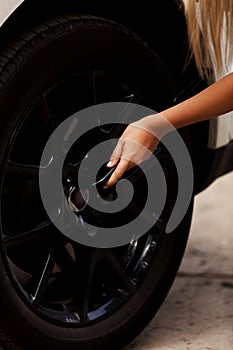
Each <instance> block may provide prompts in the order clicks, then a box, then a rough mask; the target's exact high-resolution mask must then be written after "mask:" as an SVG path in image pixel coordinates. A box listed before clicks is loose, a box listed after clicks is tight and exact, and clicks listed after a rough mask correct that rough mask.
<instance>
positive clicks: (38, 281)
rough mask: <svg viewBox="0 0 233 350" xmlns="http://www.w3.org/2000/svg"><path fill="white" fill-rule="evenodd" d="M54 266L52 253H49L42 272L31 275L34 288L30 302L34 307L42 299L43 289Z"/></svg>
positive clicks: (37, 305)
mask: <svg viewBox="0 0 233 350" xmlns="http://www.w3.org/2000/svg"><path fill="white" fill-rule="evenodd" d="M54 266H55V259H54V255H53V254H52V253H50V254H49V255H48V257H47V259H46V262H45V265H44V268H43V271H42V273H41V274H38V276H33V278H34V283H35V285H36V288H35V293H34V295H33V296H31V298H32V304H33V306H34V307H36V308H38V307H39V305H40V303H41V301H42V299H43V296H44V294H45V290H46V287H47V285H48V281H49V278H50V276H51V274H52V271H53V268H54Z"/></svg>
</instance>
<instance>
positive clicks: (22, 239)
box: [2, 222, 52, 249]
mask: <svg viewBox="0 0 233 350" xmlns="http://www.w3.org/2000/svg"><path fill="white" fill-rule="evenodd" d="M51 228H52V223H51V222H46V223H43V224H41V225H39V226H37V227H35V228H34V229H32V230H29V231H26V232H23V233H13V234H9V235H7V236H5V237H4V238H3V241H2V243H3V246H4V248H7V249H8V248H12V247H16V246H20V245H23V244H26V243H28V242H31V241H35V240H37V239H39V238H41V237H43V236H44V235H45V234H48V232H49V231H50V229H51Z"/></svg>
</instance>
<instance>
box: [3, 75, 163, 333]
mask: <svg viewBox="0 0 233 350" xmlns="http://www.w3.org/2000/svg"><path fill="white" fill-rule="evenodd" d="M109 101H124V102H134V103H140V104H146V103H147V102H146V99H145V98H144V97H143V95H142V94H140V92H139V91H138V89H137V88H135V87H132V86H131V85H130V84H129V82H127V81H125V80H124V79H123V78H122V79H121V78H119V76H118V77H116V76H115V75H114V73H112V72H109V71H107V72H104V71H97V70H96V71H93V70H90V71H89V70H86V71H81V72H80V73H78V74H75V75H72V76H69V77H66V78H64V79H62V80H59V82H56V84H55V83H54V84H52V85H51V86H50V87H48V88H47V89H46V90H44V91H42V92H41V94H40V96H37V97H36V98H35V99H34V100H33V101H32V103H31V105H30V106H29V107H28V108H27V110H25V113H24V115H23V116H22V117H21V118H20V121H19V123H18V125H17V127H16V128H15V130H13V132H12V136H11V138H10V141H9V145H8V148H7V151H6V153H5V158H4V165H3V166H2V178H1V217H2V223H1V254H2V258H3V261H4V264H5V267H6V270H7V273H8V275H9V277H10V279H11V281H12V284H13V286H14V288H15V290H16V291H17V293H18V295H19V297H20V298H21V299H22V300H23V301H24V303H25V304H26V305H27V306H28V307H29V308H30V309H31V310H32V311H33V312H34V313H36V314H37V315H39V316H40V317H42V318H43V319H45V320H47V321H49V322H51V323H54V324H58V325H61V326H64V327H81V326H88V325H89V324H93V323H94V322H98V321H100V320H103V319H105V318H107V317H109V316H110V315H112V314H113V313H114V312H116V311H117V310H119V309H120V308H121V307H123V306H124V304H125V303H126V302H127V301H128V300H129V299H130V298H131V297H132V296H133V295H134V293H135V292H136V291H137V289H138V288H139V286H140V284H141V283H142V282H143V279H144V278H145V276H146V273H147V270H148V266H149V264H150V261H151V259H152V258H153V257H154V255H155V254H156V247H157V243H158V236H159V234H160V233H156V232H155V231H153V230H152V231H151V232H150V233H148V234H146V235H144V236H143V237H141V238H140V239H139V240H137V241H132V242H131V243H130V244H128V245H127V246H123V247H119V248H113V249H97V248H91V247H86V246H83V245H80V244H78V243H76V242H73V241H71V240H69V239H68V238H67V237H65V236H64V235H62V234H61V233H60V232H59V231H58V230H57V228H56V227H55V226H54V225H53V224H52V223H51V221H50V220H49V219H48V217H47V214H46V213H45V211H44V208H43V205H42V202H41V199H40V192H39V183H38V182H39V170H40V168H39V164H40V158H41V155H42V152H43V149H44V146H45V144H46V142H47V139H48V137H49V136H50V134H51V133H52V132H53V131H54V129H55V128H56V127H57V126H58V125H59V124H60V123H61V122H62V121H63V120H64V119H65V118H67V117H69V116H70V115H72V114H73V113H75V112H77V111H78V110H81V109H83V108H86V107H88V106H90V105H94V104H96V103H102V102H109ZM94 133H96V134H95V135H94V137H93V138H91V139H92V140H95V142H98V140H99V139H101V138H102V139H106V137H107V138H109V137H110V138H111V137H112V134H111V133H112V129H111V127H110V128H109V129H108V128H107V129H103V128H101V127H100V128H97V130H95V131H94ZM89 139H90V138H89ZM80 142H81V143H82V147H80V144H77V145H76V147H75V152H71V155H70V157H71V159H69V166H70V167H71V172H72V166H73V164H74V163H75V164H77V163H78V162H79V161H80V160H81V159H82V158H83V156H84V155H85V152H86V149H85V147H90V146H91V144H88V142H87V140H86V139H85V140H84V143H85V142H86V144H85V145H84V144H83V141H82V140H81V141H80ZM87 144H88V145H87ZM77 150H78V152H77ZM73 154H75V155H74V156H73ZM77 155H78V159H77ZM72 157H73V158H74V159H72ZM72 161H73V162H74V163H72ZM69 182H70V172H69V171H68V172H67V174H66V176H65V177H64V191H65V192H67V193H70V188H71V187H69V186H70V185H69V186H68V187H67V183H68V184H69ZM89 214H90V213H89ZM103 219H104V218H103ZM92 220H93V221H94V222H95V220H96V219H95V217H92Z"/></svg>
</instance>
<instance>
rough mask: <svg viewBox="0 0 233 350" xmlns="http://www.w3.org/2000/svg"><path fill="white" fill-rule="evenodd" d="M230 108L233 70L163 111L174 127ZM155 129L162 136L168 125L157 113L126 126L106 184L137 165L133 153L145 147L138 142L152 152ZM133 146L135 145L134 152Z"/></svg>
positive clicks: (156, 141)
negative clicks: (114, 167)
mask: <svg viewBox="0 0 233 350" xmlns="http://www.w3.org/2000/svg"><path fill="white" fill-rule="evenodd" d="M231 110H233V73H230V74H228V75H227V76H225V77H224V78H222V79H221V80H219V81H217V82H216V83H214V84H212V85H211V86H209V87H207V88H206V89H205V90H203V91H201V92H200V93H198V94H197V95H195V96H193V97H191V98H189V99H187V100H186V101H184V102H181V103H180V104H178V105H176V106H173V107H171V108H169V109H166V110H164V111H163V112H161V113H160V114H162V116H163V117H165V118H166V119H167V120H168V121H169V122H170V123H171V124H172V125H173V126H174V127H175V128H180V127H183V126H186V125H189V124H193V123H197V122H200V121H204V120H207V119H211V118H215V117H217V116H219V115H221V114H224V113H227V112H230V111H231ZM134 124H136V125H137V127H135V125H134ZM155 129H156V135H160V137H159V138H161V137H162V136H163V135H164V134H165V133H166V127H165V126H164V125H163V124H162V123H161V122H159V121H158V118H156V115H152V116H148V117H145V118H143V119H141V120H140V121H138V122H137V123H133V124H130V125H129V126H128V127H127V128H126V130H125V131H124V133H123V134H122V136H121V137H120V139H119V142H118V145H117V146H116V149H115V150H114V152H113V154H112V156H111V159H110V162H109V164H108V166H109V167H112V166H114V165H116V164H117V163H118V165H117V167H116V170H115V171H114V173H113V174H112V176H111V178H110V179H109V181H108V182H107V184H106V185H107V186H111V185H113V184H114V183H116V182H117V181H118V180H119V179H120V178H121V176H122V175H123V173H124V172H125V171H126V170H128V169H130V168H131V167H132V166H134V165H135V163H136V164H138V163H137V162H135V161H134V155H135V154H137V156H138V154H139V153H140V152H142V149H143V148H142V147H141V149H140V147H139V148H137V145H143V146H144V147H146V148H147V149H149V150H150V151H153V150H154V149H155V148H156V146H157V144H158V143H159V139H157V138H156V137H155V136H154V133H153V130H155ZM132 145H135V147H134V148H135V149H134V150H133V152H132V149H133V147H132ZM137 159H143V155H141V157H139V158H138V157H137Z"/></svg>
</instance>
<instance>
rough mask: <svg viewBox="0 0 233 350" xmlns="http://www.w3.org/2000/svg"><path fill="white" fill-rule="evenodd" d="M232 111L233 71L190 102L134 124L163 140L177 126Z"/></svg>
mask: <svg viewBox="0 0 233 350" xmlns="http://www.w3.org/2000/svg"><path fill="white" fill-rule="evenodd" d="M231 110H233V73H231V74H229V75H227V76H226V77H224V78H222V79H221V80H219V81H217V82H216V83H214V84H212V85H210V86H209V87H207V88H206V89H205V90H203V91H201V92H200V93H198V94H197V95H195V96H193V97H191V98H189V99H187V100H186V101H184V102H181V103H179V104H177V105H175V106H173V107H171V108H168V109H166V110H164V111H163V112H161V113H159V114H155V115H150V116H147V117H145V118H143V119H141V120H139V121H138V122H136V123H133V124H132V125H135V126H137V127H139V128H141V129H144V130H146V131H148V132H151V133H152V134H153V135H155V136H156V137H158V138H159V139H161V138H162V137H163V136H164V135H165V134H167V133H168V132H169V131H172V130H173V128H176V129H178V128H180V127H183V126H186V125H189V124H193V123H196V122H200V121H204V120H207V119H211V118H215V117H217V116H219V115H221V114H224V113H227V112H229V111H231ZM167 121H168V122H169V123H167Z"/></svg>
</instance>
